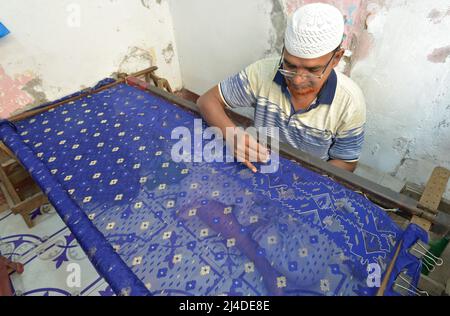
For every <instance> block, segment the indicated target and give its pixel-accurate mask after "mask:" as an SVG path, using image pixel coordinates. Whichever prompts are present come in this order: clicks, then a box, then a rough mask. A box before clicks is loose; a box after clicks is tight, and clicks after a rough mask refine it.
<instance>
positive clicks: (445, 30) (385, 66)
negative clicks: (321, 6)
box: [351, 0, 450, 198]
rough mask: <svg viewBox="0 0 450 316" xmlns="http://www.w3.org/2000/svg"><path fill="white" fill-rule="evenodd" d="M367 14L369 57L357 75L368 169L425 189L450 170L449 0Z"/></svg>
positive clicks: (375, 7) (377, 6) (380, 7)
mask: <svg viewBox="0 0 450 316" xmlns="http://www.w3.org/2000/svg"><path fill="white" fill-rule="evenodd" d="M431 3H432V4H431ZM369 7H370V11H371V15H370V17H369V19H368V21H367V33H368V34H369V36H370V38H371V43H370V51H369V53H368V54H367V56H366V57H365V58H361V59H359V60H358V61H356V62H355V63H354V65H353V70H352V73H351V75H352V77H353V79H354V80H355V81H356V82H358V83H359V85H360V86H361V88H362V89H363V91H364V93H365V95H366V101H367V107H368V126H367V137H366V146H365V150H364V153H363V156H362V162H363V163H365V164H367V165H370V166H372V167H374V168H376V169H378V170H381V171H383V172H385V173H389V174H391V175H393V176H394V177H397V178H399V179H400V180H404V181H411V182H414V183H418V184H425V183H426V181H427V179H428V177H429V176H430V175H431V172H432V170H433V168H434V167H436V166H438V165H439V166H443V167H446V168H450V57H449V56H450V33H449V30H450V0H433V1H421V0H408V1H399V0H392V1H383V2H378V3H377V2H375V1H371V2H370V3H369ZM446 197H447V198H448V197H450V188H448V189H447V193H446Z"/></svg>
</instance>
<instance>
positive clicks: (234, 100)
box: [219, 58, 366, 162]
mask: <svg viewBox="0 0 450 316" xmlns="http://www.w3.org/2000/svg"><path fill="white" fill-rule="evenodd" d="M278 69H279V58H268V59H263V60H260V61H257V62H256V63H254V64H252V65H250V66H248V67H247V68H246V69H244V70H242V71H241V72H239V73H238V74H236V75H234V76H231V77H230V78H228V79H226V80H224V81H222V82H221V83H220V84H219V91H220V94H221V97H222V99H223V101H224V102H225V104H226V105H227V106H228V107H229V108H238V107H254V108H255V117H254V122H255V123H254V124H255V127H257V128H258V127H278V128H279V138H280V141H282V142H286V143H288V144H290V145H291V146H293V147H295V148H297V149H300V150H302V151H304V152H307V153H310V154H312V155H314V156H316V157H319V158H320V159H322V160H326V161H328V160H330V159H338V160H344V161H346V162H355V161H358V160H359V157H360V154H361V150H362V146H363V142H364V127H365V122H366V105H365V101H364V96H363V93H362V91H361V89H360V88H359V87H358V86H357V85H356V83H354V82H353V81H352V80H351V79H350V78H349V77H347V76H345V75H344V74H341V73H339V72H336V71H335V70H333V71H332V73H331V74H330V76H329V78H328V79H327V81H326V83H325V84H324V86H323V88H322V90H321V91H320V93H319V94H318V96H317V98H316V100H315V101H314V102H313V103H312V104H311V106H310V107H309V108H308V109H307V110H306V111H302V110H300V111H295V109H294V107H293V105H292V103H291V97H290V93H289V91H288V88H287V84H286V81H285V80H284V77H283V76H282V75H281V73H280V72H278Z"/></svg>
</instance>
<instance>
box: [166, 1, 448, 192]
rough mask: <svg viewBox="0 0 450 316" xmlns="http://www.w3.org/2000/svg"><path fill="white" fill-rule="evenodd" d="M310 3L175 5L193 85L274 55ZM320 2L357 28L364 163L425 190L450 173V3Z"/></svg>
mask: <svg viewBox="0 0 450 316" xmlns="http://www.w3.org/2000/svg"><path fill="white" fill-rule="evenodd" d="M310 2H314V1H312V0H271V1H266V0H246V1H238V0H231V1H220V0H190V1H179V0H178V1H177V0H172V1H171V2H170V4H171V11H172V15H173V18H174V26H175V37H176V40H177V44H178V48H179V55H180V64H181V71H182V78H183V82H184V85H185V87H186V88H188V89H190V90H192V91H194V92H196V93H198V94H202V93H204V92H205V91H206V90H207V89H208V88H210V87H212V86H213V85H215V84H217V83H218V82H219V81H221V80H223V79H224V78H226V77H227V76H229V75H231V74H233V73H236V72H237V71H239V70H241V69H242V68H243V67H244V66H246V65H248V64H249V63H251V62H253V61H256V60H257V59H259V58H261V57H264V56H267V55H270V54H276V53H277V48H279V47H280V46H279V44H280V39H281V40H282V37H283V30H284V29H283V27H282V26H281V25H280V23H285V21H286V17H285V16H286V15H287V14H288V13H290V12H293V11H294V10H295V9H296V8H297V7H299V6H300V5H302V4H304V3H310ZM318 2H328V3H333V4H335V5H338V7H340V8H341V9H342V10H343V13H344V14H345V15H346V17H347V31H351V34H350V35H351V38H350V39H349V43H348V45H347V48H351V49H352V51H353V53H354V54H353V59H352V60H351V63H350V64H349V65H351V66H352V71H351V77H352V78H353V79H354V80H355V81H356V82H357V83H358V84H359V85H360V86H361V88H362V89H363V91H364V93H365V95H366V101H367V106H368V123H367V139H366V143H365V147H364V152H363V155H362V159H361V163H362V164H365V165H368V166H370V167H372V168H375V169H377V170H378V171H381V172H384V173H387V174H390V175H393V176H395V177H397V179H399V180H401V181H412V182H414V183H418V184H424V183H425V182H426V180H427V179H428V177H429V176H430V175H431V172H432V170H433V168H434V167H435V166H438V165H440V166H444V167H447V168H450V57H449V58H446V57H447V56H448V55H449V54H450V31H449V30H450V0H433V1H423V0H408V1H402V0H367V1H362V0H342V1H335V0H328V1H326V0H325V1H318ZM280 7H281V11H282V12H281V13H282V14H281V15H282V16H281V17H280V12H279V11H280ZM283 12H284V14H283ZM366 23H367V25H368V30H365V27H366ZM277 44H278V46H277ZM435 49H437V50H436V51H435ZM433 52H434V54H433ZM446 197H447V198H450V187H449V188H448V190H447V193H446Z"/></svg>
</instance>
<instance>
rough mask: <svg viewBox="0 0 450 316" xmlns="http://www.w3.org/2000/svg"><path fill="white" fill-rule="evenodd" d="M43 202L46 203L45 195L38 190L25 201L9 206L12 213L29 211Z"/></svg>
mask: <svg viewBox="0 0 450 316" xmlns="http://www.w3.org/2000/svg"><path fill="white" fill-rule="evenodd" d="M45 203H48V200H47V197H46V196H45V195H44V193H42V192H39V193H37V194H35V195H33V196H32V197H29V198H28V199H26V200H25V201H23V202H20V203H18V204H16V205H14V206H13V207H12V208H11V211H13V213H14V214H22V213H26V212H31V211H33V210H35V209H37V208H38V207H40V206H42V205H43V204H45Z"/></svg>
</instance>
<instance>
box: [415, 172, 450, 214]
mask: <svg viewBox="0 0 450 316" xmlns="http://www.w3.org/2000/svg"><path fill="white" fill-rule="evenodd" d="M449 179H450V170H448V169H446V168H442V167H437V168H435V169H434V170H433V173H432V174H431V177H430V179H429V180H428V183H427V185H426V186H425V191H424V192H423V194H422V197H421V198H420V201H419V206H420V207H423V208H424V209H426V210H428V211H430V212H432V213H434V214H437V213H438V208H439V204H440V203H441V199H442V197H443V195H444V193H445V190H446V188H447V183H448V180H449Z"/></svg>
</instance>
